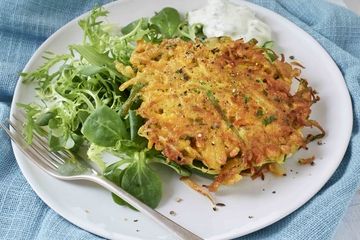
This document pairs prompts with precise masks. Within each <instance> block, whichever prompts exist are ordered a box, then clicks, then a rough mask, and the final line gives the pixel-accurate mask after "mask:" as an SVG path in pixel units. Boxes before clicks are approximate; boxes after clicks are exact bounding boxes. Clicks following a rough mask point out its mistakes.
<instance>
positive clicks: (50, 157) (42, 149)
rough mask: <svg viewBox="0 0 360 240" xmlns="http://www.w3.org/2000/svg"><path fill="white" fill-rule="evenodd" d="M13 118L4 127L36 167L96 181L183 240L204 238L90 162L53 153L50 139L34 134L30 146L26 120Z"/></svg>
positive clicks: (60, 175) (59, 175)
mask: <svg viewBox="0 0 360 240" xmlns="http://www.w3.org/2000/svg"><path fill="white" fill-rule="evenodd" d="M13 119H14V120H13V121H10V120H7V122H8V123H9V125H10V127H11V128H10V127H9V128H7V127H6V126H5V124H3V123H0V127H1V128H3V129H4V130H5V132H6V133H7V135H9V137H10V138H11V140H12V141H13V142H14V143H15V144H16V145H17V146H18V147H19V149H20V150H21V151H22V152H23V153H24V154H25V155H26V156H27V157H28V158H29V159H30V160H31V161H32V162H33V163H34V164H35V165H36V166H38V167H39V168H41V169H42V170H43V171H45V172H46V173H48V174H50V175H51V176H53V177H55V178H58V179H61V180H88V181H91V182H95V183H97V184H99V185H100V186H102V187H104V188H106V189H107V190H109V191H110V192H112V193H114V194H116V195H117V196H119V197H120V198H122V199H123V200H125V201H126V202H128V203H129V204H130V205H131V206H133V207H134V208H136V209H137V210H139V211H140V212H141V213H143V214H144V215H146V216H148V217H150V218H151V219H152V220H154V222H156V223H158V224H159V225H161V226H162V227H164V228H165V229H167V230H169V231H170V232H172V233H173V234H174V235H176V236H177V237H178V238H179V239H184V240H200V239H202V238H200V237H199V236H197V235H195V234H194V233H192V232H190V231H189V230H187V229H185V228H184V227H182V226H180V225H178V224H177V223H175V222H173V221H172V220H170V219H169V218H167V217H165V216H164V215H162V214H161V213H159V212H157V211H155V210H154V209H152V208H150V207H148V206H147V205H146V204H144V203H142V202H141V201H139V200H138V199H137V198H135V197H133V196H132V195H130V194H129V193H127V192H126V191H125V190H123V189H122V188H120V187H118V186H117V185H116V184H114V183H113V182H111V181H109V180H108V179H106V178H105V177H104V176H102V174H101V173H100V172H99V171H98V170H97V169H96V168H95V167H93V166H91V165H90V164H89V163H88V161H86V160H83V159H80V158H79V159H77V161H76V162H75V163H74V161H69V159H71V157H73V156H71V154H70V153H68V152H65V151H59V152H52V151H50V149H49V147H48V144H47V143H46V140H44V138H43V137H41V136H40V135H38V134H37V133H34V137H33V143H32V144H31V145H28V144H27V143H26V142H25V141H24V137H23V135H22V129H23V121H21V120H20V119H22V117H21V116H19V115H16V116H15V115H13ZM11 129H12V130H11ZM64 168H66V169H69V168H70V169H71V168H73V171H70V172H69V171H68V170H67V171H66V173H65V172H64V171H62V170H61V169H64Z"/></svg>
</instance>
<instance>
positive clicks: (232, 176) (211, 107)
mask: <svg viewBox="0 0 360 240" xmlns="http://www.w3.org/2000/svg"><path fill="white" fill-rule="evenodd" d="M131 63H132V65H133V67H134V69H137V73H136V75H135V76H134V77H133V78H131V79H130V80H129V81H127V82H126V83H124V84H123V85H122V86H121V87H120V89H121V90H124V89H126V88H127V87H129V86H131V85H134V84H139V83H142V84H144V87H143V88H142V90H141V91H140V93H139V96H140V97H141V99H142V104H141V106H140V107H139V109H138V110H137V113H138V114H139V115H141V116H142V117H143V118H144V119H145V120H146V122H145V124H144V125H143V126H142V127H141V128H140V130H139V134H140V135H141V136H144V137H145V138H147V139H148V140H149V144H148V147H149V148H151V147H155V148H156V149H157V150H159V151H162V153H163V154H164V155H165V156H166V157H167V158H168V159H169V160H171V161H175V162H177V163H179V164H182V165H192V164H193V163H194V161H195V160H198V161H201V162H202V163H203V164H204V165H205V166H206V168H207V169H210V170H211V171H212V172H213V173H217V174H218V175H217V177H216V179H215V180H214V182H213V184H212V185H211V186H210V190H211V191H216V190H217V188H218V187H219V185H220V184H232V183H234V182H237V181H238V180H240V179H241V175H245V174H250V175H253V176H254V175H256V174H259V173H262V172H263V171H264V170H269V169H270V170H271V169H272V168H271V167H270V168H269V166H270V165H271V164H272V163H283V161H284V160H285V158H286V156H289V155H291V154H292V153H294V152H295V151H297V150H298V149H299V148H301V147H305V146H306V144H307V139H306V138H304V136H303V135H302V133H301V129H302V128H303V127H305V126H312V125H316V122H314V121H310V120H308V118H309V115H310V112H311V110H310V107H311V105H312V104H313V103H314V102H315V101H316V100H317V98H315V96H314V91H313V90H312V89H311V88H310V87H308V86H307V82H306V81H305V80H300V83H299V87H298V90H297V91H296V93H295V94H290V87H291V84H292V81H293V79H294V78H299V76H300V70H299V69H297V68H293V67H292V66H291V65H290V64H288V63H286V62H284V60H283V59H282V60H276V61H274V62H271V61H270V60H269V59H268V58H267V57H266V55H265V53H264V49H262V48H259V47H256V46H255V43H254V42H249V43H244V42H243V40H236V41H232V40H231V39H230V38H226V37H222V38H214V39H208V40H207V41H206V42H204V43H202V42H200V41H196V42H186V41H183V40H181V39H170V40H164V41H163V42H162V43H160V44H152V43H146V42H143V41H140V42H138V44H137V47H136V49H135V51H134V53H133V55H132V57H131ZM273 168H274V166H273Z"/></svg>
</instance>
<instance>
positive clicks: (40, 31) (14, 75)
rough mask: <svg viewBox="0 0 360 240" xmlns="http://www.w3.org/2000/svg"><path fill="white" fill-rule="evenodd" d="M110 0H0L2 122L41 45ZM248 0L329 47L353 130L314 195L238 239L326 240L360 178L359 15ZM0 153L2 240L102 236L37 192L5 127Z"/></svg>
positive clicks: (305, 2) (321, 5)
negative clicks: (342, 153)
mask: <svg viewBox="0 0 360 240" xmlns="http://www.w3.org/2000/svg"><path fill="white" fill-rule="evenodd" d="M107 2H109V1H106V0H105V1H104V0H76V1H74V0H62V1H59V0H1V1H0V46H1V48H0V121H4V120H5V119H6V118H7V117H8V116H9V110H10V104H11V100H12V95H13V92H14V88H15V85H16V83H17V80H18V74H19V72H21V70H22V69H23V68H24V66H25V64H26V62H27V61H28V60H29V59H30V57H31V56H32V54H33V53H34V52H35V50H36V49H37V48H38V47H39V45H40V44H41V43H42V42H43V41H45V40H46V38H48V37H49V36H50V35H51V34H52V33H54V32H55V31H56V30H57V29H59V28H60V27H61V26H62V25H64V24H65V23H67V22H68V21H70V20H71V19H73V18H74V17H77V16H79V15H80V14H82V13H84V12H86V11H88V10H90V9H91V8H92V7H94V6H95V5H96V4H105V3H107ZM252 2H254V3H257V4H259V5H262V6H264V7H266V8H269V9H271V10H273V11H275V12H278V13H279V14H281V15H282V16H284V17H286V18H288V19H290V20H291V21H292V22H294V23H295V24H297V25H298V26H300V27H301V28H302V29H304V30H305V31H306V32H308V33H309V34H311V35H312V36H313V37H314V38H315V39H316V40H317V41H318V42H320V44H321V45H322V46H323V47H324V48H325V49H326V50H327V51H328V52H329V53H330V55H331V56H332V58H333V59H334V60H335V62H336V63H337V65H338V66H339V68H340V69H341V71H342V73H343V75H344V76H345V79H346V84H347V86H348V88H349V91H350V93H351V97H352V101H353V108H354V129H353V133H352V139H351V142H350V145H349V147H348V150H347V152H346V155H345V157H344V159H343V161H342V163H341V165H340V167H339V168H338V169H337V171H336V172H335V174H334V175H333V176H332V177H331V179H330V180H329V181H328V182H327V184H326V185H325V186H324V187H323V188H322V189H321V191H320V192H319V193H318V194H317V195H316V196H315V197H313V198H312V199H311V200H310V201H309V202H308V203H307V204H305V205H304V206H303V207H301V208H300V209H298V210H297V211H295V212H294V213H292V214H290V215H289V216H288V217H286V218H284V219H282V220H280V221H279V222H277V223H275V224H273V225H271V226H269V227H267V228H265V229H262V230H260V231H257V232H255V233H252V234H250V235H247V236H244V237H242V238H239V239H241V240H242V239H248V240H253V239H254V240H255V239H277V240H281V239H284V240H291V239H296V240H301V239H304V240H305V239H306V240H307V239H314V240H316V239H331V238H332V236H333V234H334V232H335V230H336V226H337V224H338V223H339V221H340V220H341V218H342V216H343V214H344V212H345V210H346V208H347V206H348V204H349V201H350V200H351V198H352V196H353V194H354V192H355V190H356V188H358V187H359V183H360V174H359V172H360V151H359V150H360V147H359V146H360V139H359V134H358V130H359V129H358V128H359V120H358V119H359V116H358V115H359V113H360V105H359V104H360V87H359V83H360V17H358V16H356V15H355V14H353V13H351V12H350V11H348V10H346V9H343V8H341V7H338V6H335V5H331V4H329V3H326V2H325V1H321V0H278V1H274V0H272V1H271V0H253V1H252ZM339 114H341V110H340V113H339ZM0 152H1V156H0V166H1V167H0V239H41V240H42V239H67V240H71V239H87V240H88V239H99V237H97V236H95V235H93V234H91V233H88V232H86V231H84V230H82V229H80V228H78V227H76V226H74V225H72V224H71V223H69V222H68V221H66V220H65V219H63V218H62V217H60V216H59V215H57V214H56V213H55V212H54V211H53V210H51V209H49V208H48V207H47V206H46V205H45V204H44V203H43V202H42V201H41V200H40V199H39V198H38V197H37V196H36V194H35V193H34V192H33V191H32V189H31V188H30V186H29V185H28V183H27V182H26V180H25V178H24V177H23V176H22V174H21V172H20V170H19V168H18V166H17V164H16V160H15V158H14V156H13V152H12V149H11V145H10V141H9V139H8V138H7V137H6V136H5V134H4V132H3V131H0Z"/></svg>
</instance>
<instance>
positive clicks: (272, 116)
mask: <svg viewBox="0 0 360 240" xmlns="http://www.w3.org/2000/svg"><path fill="white" fill-rule="evenodd" d="M276 119H277V118H276V116H274V115H270V116H269V117H266V118H264V119H263V121H262V123H263V125H265V126H267V125H269V124H270V123H272V122H274V121H275V120H276Z"/></svg>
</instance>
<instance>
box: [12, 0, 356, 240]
mask: <svg viewBox="0 0 360 240" xmlns="http://www.w3.org/2000/svg"><path fill="white" fill-rule="evenodd" d="M237 2H239V4H244V5H247V6H249V7H250V8H252V9H253V10H254V11H255V12H256V13H257V15H258V16H259V17H261V18H262V19H264V20H265V21H266V22H267V23H268V24H269V25H270V26H271V27H272V29H273V33H274V36H275V41H276V42H277V43H278V45H279V46H280V48H281V49H282V50H283V52H284V53H285V54H286V55H287V56H290V55H294V56H296V58H297V59H299V60H301V62H302V63H303V64H304V65H305V66H306V69H305V70H304V71H303V76H304V77H305V78H307V79H308V80H309V82H310V84H311V86H313V87H314V88H315V89H317V90H318V91H319V93H320V97H321V101H320V102H318V103H316V104H315V106H314V107H313V113H312V115H311V117H312V118H313V119H316V120H318V121H319V122H320V123H321V125H322V126H323V127H324V128H325V129H326V131H327V135H326V137H325V138H324V140H323V142H324V143H325V144H324V145H322V146H319V145H317V144H316V143H314V144H311V145H310V149H309V150H308V151H302V152H300V153H298V154H296V156H294V157H292V158H291V159H289V160H288V161H287V164H286V166H287V169H288V174H287V177H273V176H271V175H267V176H266V178H265V180H264V181H261V180H255V181H252V180H249V179H247V180H244V181H242V182H240V183H238V184H236V185H235V186H230V187H222V188H221V190H220V191H219V192H218V193H217V194H216V198H217V200H218V202H222V203H225V204H226V207H222V208H219V211H216V212H214V211H213V210H212V208H211V205H210V203H209V201H208V200H207V199H206V198H204V197H203V196H201V195H199V194H198V193H195V192H194V191H193V190H191V189H189V188H188V187H186V186H185V185H184V184H183V183H182V182H180V181H179V180H178V177H177V176H176V174H174V173H173V172H171V171H170V170H169V171H167V170H164V172H163V173H162V179H163V181H164V196H163V198H162V201H161V203H160V206H159V207H158V209H157V210H158V211H160V212H161V213H163V214H165V215H167V216H169V217H170V218H172V219H173V220H175V221H176V222H178V223H180V224H181V225H183V226H185V227H186V228H188V229H190V230H191V231H193V232H195V233H196V234H198V235H200V236H201V237H203V238H206V239H229V238H235V237H238V236H242V235H245V234H248V233H251V232H253V231H256V230H258V229H261V228H263V227H265V226H268V225H270V224H272V223H274V222H276V221H278V220H279V219H281V218H283V217H285V216H286V215H288V214H290V213H291V212H293V211H294V210H296V209H297V208H299V207H300V206H301V205H303V204H304V203H305V202H307V201H308V200H309V199H310V198H311V197H312V196H314V195H315V194H316V193H317V192H318V191H319V190H320V188H321V187H322V186H323V185H324V184H325V183H326V181H327V180H328V179H329V178H330V177H331V175H332V174H333V173H334V171H335V169H336V168H337V167H338V165H339V164H340V162H341V159H342V158H343V155H344V153H345V150H346V147H347V145H348V142H349V138H350V133H351V129H352V108H351V101H350V97H349V93H348V91H347V88H346V85H345V82H344V79H343V77H342V75H341V73H340V71H339V69H338V67H337V66H336V64H335V63H334V61H333V60H332V59H331V57H330V56H329V55H328V54H327V53H326V51H325V50H324V49H323V48H322V47H321V46H320V45H319V44H318V43H317V42H316V41H315V40H314V39H313V38H312V37H311V36H309V35H308V34H307V33H306V32H304V31H303V30H301V29H300V28H298V27H297V26H295V25H294V24H293V23H291V22H290V21H288V20H286V19H285V18H283V17H281V16H280V15H278V14H276V13H274V12H272V11H269V10H267V9H265V8H262V7H259V6H257V5H254V4H250V3H247V2H243V1H240V0H239V1H237ZM204 3H205V1H193V0H182V1H176V0H154V1H146V0H131V1H130V0H124V1H118V2H114V3H111V4H108V5H106V8H107V9H108V10H110V15H109V17H108V21H109V22H113V23H118V24H121V25H125V24H127V23H129V22H130V21H132V20H134V19H137V18H139V17H143V16H150V15H152V14H153V12H154V11H157V10H160V9H161V8H162V7H165V6H172V7H175V8H177V9H178V10H180V11H181V12H186V11H188V10H192V9H196V8H199V7H201V6H202V5H203V4H204ZM77 21H78V19H75V20H73V21H71V22H70V23H68V24H67V25H65V26H64V27H62V28H61V29H60V30H59V31H57V32H56V33H55V34H54V35H52V36H51V37H50V38H49V39H48V40H47V41H46V42H45V43H44V44H43V45H42V46H41V47H40V48H39V49H38V51H37V52H36V53H35V54H34V56H33V57H32V58H31V60H30V61H29V63H28V64H27V66H26V68H25V69H24V71H31V70H34V69H35V68H36V67H37V66H39V65H40V64H41V63H42V61H43V60H42V59H41V56H42V55H43V53H44V51H46V50H50V51H53V52H56V53H63V52H66V47H67V45H69V44H71V43H76V42H80V41H81V37H82V32H81V30H80V28H79V27H78V26H77ZM29 101H34V87H33V86H29V85H23V84H22V83H21V81H19V82H18V85H17V88H16V91H15V95H14V101H13V105H12V112H14V111H16V108H15V103H17V102H29ZM339 109H341V114H339ZM13 148H14V153H15V156H16V159H17V161H18V164H19V166H20V169H21V171H22V172H23V174H24V176H25V177H26V179H27V180H28V182H29V183H30V185H31V186H32V188H33V189H34V191H35V192H36V193H37V194H38V195H39V196H40V198H41V199H42V200H43V201H44V202H45V203H46V204H47V205H48V206H49V207H51V208H52V209H54V210H55V211H56V212H57V213H59V214H60V215H61V216H63V217H64V218H66V219H67V220H69V221H70V222H72V223H74V224H75V225H77V226H79V227H81V228H83V229H85V230H87V231H89V232H92V233H95V234H97V235H100V236H103V237H106V238H111V239H152V240H154V239H173V237H172V236H171V235H170V234H169V233H167V232H166V231H164V230H162V229H161V228H160V227H158V226H157V225H156V224H154V223H153V222H152V221H151V220H149V219H147V218H145V217H143V216H142V215H141V214H140V213H138V212H135V211H132V210H130V209H128V208H125V207H121V206H118V205H116V204H115V203H114V202H113V201H112V199H111V196H110V194H109V193H108V192H107V191H105V190H103V189H102V188H100V187H98V186H95V185H93V184H90V183H86V182H62V181H59V180H56V179H54V178H52V177H50V176H48V175H47V174H45V173H43V172H42V171H41V170H39V169H37V168H36V167H35V166H34V165H32V164H31V163H29V161H28V160H27V159H26V158H25V157H24V156H23V155H22V154H21V153H20V152H19V150H18V149H17V148H16V147H15V146H14V147H13ZM312 155H315V156H316V165H315V166H298V164H297V163H296V160H297V159H299V158H300V157H301V156H304V157H309V156H312ZM199 179H200V178H199ZM204 181H205V180H204ZM273 191H276V193H273ZM177 198H182V199H183V201H182V202H180V203H178V202H176V199H177ZM172 210H173V211H175V212H176V216H171V215H170V214H169V212H170V211H172ZM249 216H251V217H250V218H249ZM134 220H138V221H137V222H134Z"/></svg>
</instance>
